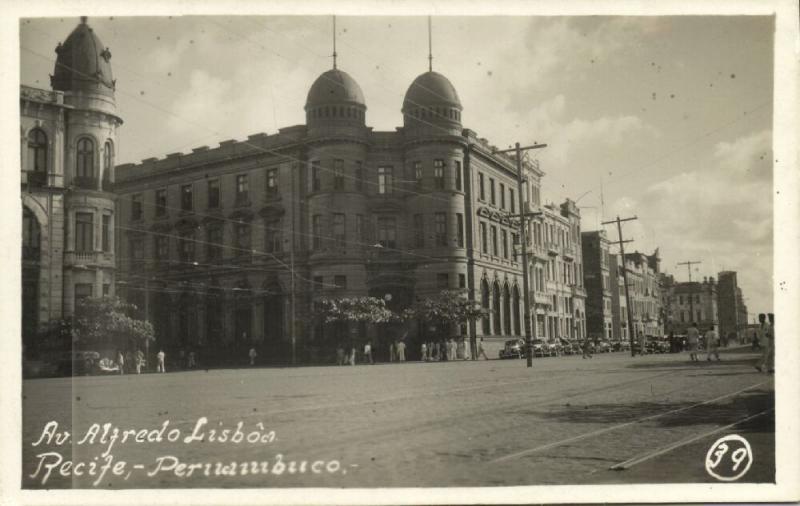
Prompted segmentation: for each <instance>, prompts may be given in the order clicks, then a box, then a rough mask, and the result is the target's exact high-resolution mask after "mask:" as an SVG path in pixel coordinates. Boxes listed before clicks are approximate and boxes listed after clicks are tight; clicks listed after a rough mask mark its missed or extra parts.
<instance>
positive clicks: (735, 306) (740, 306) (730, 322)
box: [717, 271, 747, 342]
mask: <svg viewBox="0 0 800 506" xmlns="http://www.w3.org/2000/svg"><path fill="white" fill-rule="evenodd" d="M718 279H719V281H718V283H717V296H718V302H717V305H718V310H719V335H720V337H721V338H722V339H723V340H725V341H728V342H735V341H737V340H739V339H741V338H742V337H743V335H744V326H745V325H746V324H747V307H746V306H745V305H744V301H743V300H742V290H741V288H739V286H738V283H737V276H736V272H735V271H722V272H720V273H719V275H718Z"/></svg>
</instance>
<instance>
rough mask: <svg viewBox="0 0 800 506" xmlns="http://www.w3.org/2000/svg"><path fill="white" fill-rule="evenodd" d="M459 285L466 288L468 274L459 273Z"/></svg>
mask: <svg viewBox="0 0 800 506" xmlns="http://www.w3.org/2000/svg"><path fill="white" fill-rule="evenodd" d="M458 287H459V288H466V287H467V276H466V275H464V274H460V273H459V275H458Z"/></svg>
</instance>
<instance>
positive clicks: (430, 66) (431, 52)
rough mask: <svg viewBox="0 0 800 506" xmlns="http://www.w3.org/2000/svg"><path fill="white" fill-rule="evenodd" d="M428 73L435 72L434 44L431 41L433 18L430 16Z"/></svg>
mask: <svg viewBox="0 0 800 506" xmlns="http://www.w3.org/2000/svg"><path fill="white" fill-rule="evenodd" d="M428 71H429V72H433V43H432V41H431V17H430V16H428Z"/></svg>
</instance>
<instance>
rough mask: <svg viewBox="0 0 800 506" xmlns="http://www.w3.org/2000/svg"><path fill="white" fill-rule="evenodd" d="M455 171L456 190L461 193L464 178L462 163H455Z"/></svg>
mask: <svg viewBox="0 0 800 506" xmlns="http://www.w3.org/2000/svg"><path fill="white" fill-rule="evenodd" d="M454 170H455V173H456V190H459V191H461V185H462V183H461V178H462V174H461V162H456V163H455V169H454Z"/></svg>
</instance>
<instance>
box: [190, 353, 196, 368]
mask: <svg viewBox="0 0 800 506" xmlns="http://www.w3.org/2000/svg"><path fill="white" fill-rule="evenodd" d="M188 365H189V369H194V368H195V367H197V354H196V353H195V352H194V350H190V351H189V364H188Z"/></svg>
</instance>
